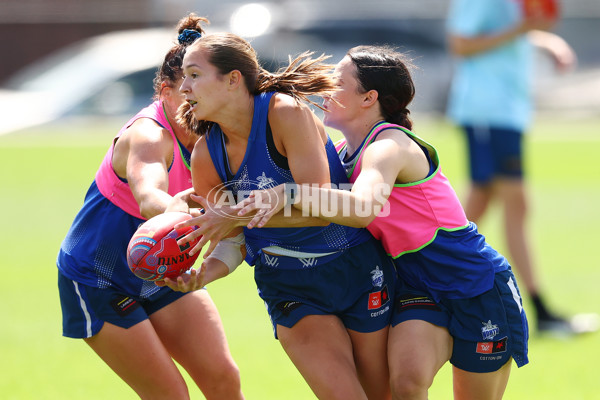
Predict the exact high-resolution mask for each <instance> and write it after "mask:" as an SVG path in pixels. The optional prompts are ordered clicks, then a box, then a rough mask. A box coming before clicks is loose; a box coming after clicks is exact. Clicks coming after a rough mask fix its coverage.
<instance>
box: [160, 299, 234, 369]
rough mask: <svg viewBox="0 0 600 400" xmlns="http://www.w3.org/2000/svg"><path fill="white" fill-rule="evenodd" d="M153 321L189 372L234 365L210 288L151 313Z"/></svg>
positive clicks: (166, 344) (166, 343)
mask: <svg viewBox="0 0 600 400" xmlns="http://www.w3.org/2000/svg"><path fill="white" fill-rule="evenodd" d="M150 321H151V322H152V325H153V326H154V329H155V330H156V332H157V333H158V336H159V337H160V339H161V340H162V342H163V343H164V344H165V346H166V348H167V349H168V351H169V353H170V354H171V355H172V356H173V358H175V359H176V360H177V361H178V362H179V363H180V364H181V365H182V366H183V367H184V368H186V370H188V371H189V372H190V373H193V374H195V373H197V374H210V373H212V372H220V371H222V370H223V368H226V367H227V366H228V365H233V364H234V363H233V360H232V359H231V355H230V352H229V347H228V345H227V338H226V336H225V330H224V328H223V323H222V321H221V317H220V315H219V312H218V310H217V307H216V305H215V304H214V302H213V300H212V298H211V297H210V295H209V293H208V291H206V290H204V289H202V290H197V291H194V292H192V293H188V294H187V295H185V296H183V297H181V298H179V299H178V300H176V301H175V302H173V303H170V304H169V305H167V306H165V307H163V308H161V309H160V310H158V311H156V312H154V313H152V314H150Z"/></svg>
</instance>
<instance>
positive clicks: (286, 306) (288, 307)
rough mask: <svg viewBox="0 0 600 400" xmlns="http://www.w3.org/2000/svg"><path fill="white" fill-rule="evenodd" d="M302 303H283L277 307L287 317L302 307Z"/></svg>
mask: <svg viewBox="0 0 600 400" xmlns="http://www.w3.org/2000/svg"><path fill="white" fill-rule="evenodd" d="M301 305H302V303H300V302H299V301H282V302H281V303H278V304H277V305H276V307H277V309H278V310H279V311H281V312H282V313H283V315H285V316H286V317H287V316H288V315H290V313H291V312H292V311H294V310H295V309H296V308H298V307H300V306H301Z"/></svg>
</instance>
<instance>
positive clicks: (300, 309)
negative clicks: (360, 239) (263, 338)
mask: <svg viewBox="0 0 600 400" xmlns="http://www.w3.org/2000/svg"><path fill="white" fill-rule="evenodd" d="M289 258H290V257H279V256H270V257H268V258H267V259H265V257H259V259H258V260H257V262H256V265H255V271H254V278H255V281H256V285H257V287H258V291H259V295H260V297H261V298H262V299H263V300H264V301H265V304H266V306H267V311H268V313H269V316H270V318H271V322H272V324H273V330H274V333H275V338H277V325H281V326H284V327H287V328H291V327H292V326H294V325H295V324H296V323H297V322H298V321H300V320H301V319H302V318H303V317H305V316H307V315H336V316H337V317H339V318H340V320H341V321H342V322H343V324H344V326H345V327H346V328H348V329H351V330H354V331H358V332H375V331H378V330H380V329H383V328H385V327H386V326H388V325H389V322H390V316H391V314H392V301H391V299H393V298H394V288H395V285H396V271H395V268H394V265H393V263H392V261H391V259H390V258H389V257H388V256H387V254H386V253H385V251H384V250H383V247H382V246H381V244H380V243H379V242H378V241H377V240H375V239H369V240H368V241H366V242H364V243H362V244H359V245H357V246H354V247H352V248H350V249H349V250H346V251H344V252H343V254H342V255H340V256H338V257H336V258H334V259H333V260H327V259H325V260H323V261H324V263H323V264H320V263H319V262H318V259H317V260H316V263H313V264H312V265H308V264H309V263H308V261H307V259H304V265H303V266H302V267H300V268H298V267H294V268H290V267H288V266H290V265H291V266H294V264H295V263H294V262H289V261H291V260H289ZM296 260H303V259H296ZM309 260H313V259H309Z"/></svg>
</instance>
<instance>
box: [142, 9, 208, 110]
mask: <svg viewBox="0 0 600 400" xmlns="http://www.w3.org/2000/svg"><path fill="white" fill-rule="evenodd" d="M209 23H210V22H209V21H208V19H206V18H203V17H199V16H197V15H196V14H194V13H190V14H188V15H187V16H186V17H183V18H182V19H180V20H179V22H178V23H177V28H176V30H177V35H178V38H181V35H182V33H183V32H184V31H185V30H186V29H187V30H190V31H195V32H198V33H200V34H201V35H204V34H205V32H204V29H203V28H202V24H209ZM191 43H193V40H185V39H184V40H182V39H178V40H177V41H176V43H175V44H174V45H173V47H171V49H170V50H169V51H168V52H167V54H166V55H165V59H164V61H163V63H162V65H161V66H160V67H159V68H158V70H157V71H156V76H155V77H154V98H155V99H158V97H159V96H160V90H161V86H162V83H163V82H166V83H167V84H168V85H169V86H171V87H172V86H173V85H174V84H175V83H176V82H177V81H178V80H179V78H181V77H182V76H183V72H182V68H181V66H182V65H183V56H184V55H185V50H186V49H187V47H188V46H189V45H190V44H191Z"/></svg>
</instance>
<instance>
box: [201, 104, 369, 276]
mask: <svg viewBox="0 0 600 400" xmlns="http://www.w3.org/2000/svg"><path fill="white" fill-rule="evenodd" d="M273 94H274V92H270V93H261V94H259V95H256V96H255V97H254V116H253V119H252V129H251V131H250V137H249V138H248V146H247V148H246V154H245V155H244V160H243V161H242V164H241V165H240V168H239V169H238V171H237V172H236V173H235V175H232V174H231V172H230V169H229V165H228V159H227V153H226V150H225V141H224V135H223V132H222V131H221V128H220V127H219V126H218V125H216V124H215V125H214V126H213V127H212V129H211V130H210V132H209V133H208V134H207V136H206V143H207V146H208V150H209V153H210V156H211V158H212V161H213V164H214V165H215V168H216V170H217V172H218V174H219V176H220V178H221V180H222V181H223V182H224V183H225V187H226V188H227V189H228V190H231V194H232V195H233V198H234V199H237V200H238V201H241V200H242V198H243V197H242V196H247V195H248V194H249V193H250V191H252V190H256V189H268V188H271V187H275V186H277V185H279V184H282V183H286V182H294V178H293V177H292V174H291V172H290V170H289V168H283V167H282V166H281V162H277V160H275V159H274V156H275V157H276V156H277V155H274V154H271V152H270V151H269V146H268V137H267V130H268V129H270V128H269V127H268V113H269V102H270V100H271V97H272V96H273ZM325 149H326V152H327V159H328V162H329V172H330V179H331V182H332V183H334V184H338V185H339V184H341V183H348V178H347V177H346V174H345V172H344V169H343V168H342V165H341V164H340V161H339V159H338V156H337V152H336V150H335V146H334V145H333V142H332V141H331V139H328V141H327V144H326V146H325ZM280 157H281V156H280ZM307 161H308V160H307ZM278 164H279V165H278ZM244 235H245V236H246V250H247V256H246V262H247V263H248V264H250V265H254V264H255V262H256V260H257V258H258V257H259V256H261V255H262V249H264V248H266V247H271V246H276V247H277V248H278V249H283V250H286V251H289V252H290V254H294V253H304V254H306V253H308V254H313V255H317V256H318V255H321V256H325V255H326V256H327V257H328V258H329V259H332V258H335V257H337V256H339V255H341V252H342V251H343V250H345V249H348V248H350V247H353V246H356V245H358V244H361V243H363V242H365V241H367V240H369V239H371V238H372V236H371V234H370V233H369V232H368V231H367V230H366V229H360V228H352V227H348V226H343V225H337V224H329V225H328V226H325V227H321V226H319V227H306V228H254V229H247V228H244ZM292 257H293V256H292ZM300 265H301V264H300Z"/></svg>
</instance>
